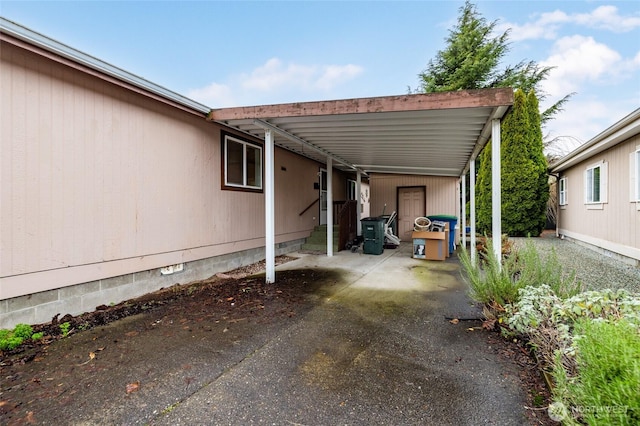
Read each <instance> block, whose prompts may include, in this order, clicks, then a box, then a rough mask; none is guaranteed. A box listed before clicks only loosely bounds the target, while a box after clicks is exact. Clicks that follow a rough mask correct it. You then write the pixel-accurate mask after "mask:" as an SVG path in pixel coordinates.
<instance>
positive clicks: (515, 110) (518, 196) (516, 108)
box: [501, 90, 539, 237]
mask: <svg viewBox="0 0 640 426" xmlns="http://www.w3.org/2000/svg"><path fill="white" fill-rule="evenodd" d="M531 133H532V131H531V127H530V125H529V113H528V111H527V98H526V95H525V94H524V93H523V92H522V90H516V92H515V93H514V102H513V107H512V109H511V111H510V112H509V114H508V115H507V116H506V117H505V119H504V121H503V122H502V130H501V139H502V144H501V156H502V158H501V167H502V179H501V182H502V232H504V233H505V234H508V235H510V236H514V237H522V236H526V235H527V234H532V233H534V232H535V231H533V230H534V229H535V228H537V227H538V222H539V221H538V220H536V219H535V217H533V214H534V213H535V212H536V206H537V202H536V195H537V191H536V189H537V182H538V173H536V165H535V164H534V162H533V161H532V160H531V158H530V154H531V153H530V149H531V147H530V139H531ZM532 219H533V220H532ZM537 235H538V234H535V236H537Z"/></svg>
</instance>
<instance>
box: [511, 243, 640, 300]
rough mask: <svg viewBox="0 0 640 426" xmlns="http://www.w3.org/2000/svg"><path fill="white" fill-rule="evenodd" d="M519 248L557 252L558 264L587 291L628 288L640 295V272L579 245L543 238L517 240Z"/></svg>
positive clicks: (635, 268) (546, 252)
mask: <svg viewBox="0 0 640 426" xmlns="http://www.w3.org/2000/svg"><path fill="white" fill-rule="evenodd" d="M513 240H514V242H515V243H516V245H519V244H524V242H525V241H527V240H529V241H531V242H532V243H533V244H535V246H536V247H537V248H538V249H539V251H540V253H542V254H548V253H550V252H551V251H552V250H553V249H555V252H556V255H557V257H558V260H559V261H560V263H561V264H562V265H563V268H564V270H565V271H567V272H570V271H572V270H573V271H575V273H576V278H577V279H578V280H580V281H581V282H582V283H583V284H584V286H585V289H586V290H602V289H605V288H611V289H619V288H624V289H626V290H628V291H631V292H634V293H640V268H637V267H634V266H631V265H628V264H626V263H624V262H622V261H620V260H617V259H614V258H611V257H607V256H604V255H602V254H600V253H597V252H596V251H594V250H592V249H590V248H588V247H584V246H582V245H580V244H578V243H575V242H572V241H568V240H561V239H559V238H556V237H555V235H554V236H545V237H540V238H528V239H527V238H513Z"/></svg>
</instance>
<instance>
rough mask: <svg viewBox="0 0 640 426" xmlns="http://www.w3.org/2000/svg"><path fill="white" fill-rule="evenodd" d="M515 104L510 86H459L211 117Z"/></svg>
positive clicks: (224, 110) (235, 111)
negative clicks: (467, 88)
mask: <svg viewBox="0 0 640 426" xmlns="http://www.w3.org/2000/svg"><path fill="white" fill-rule="evenodd" d="M512 104H513V90H512V89H511V88H499V89H482V90H460V91H456V92H439V93H426V94H414V95H401V96H384V97H376V98H356V99H342V100H334V101H317V102H295V103H288V104H276V105H261V106H248V107H233V108H220V109H212V110H211V112H210V113H209V116H208V120H210V121H221V122H224V121H225V120H243V119H247V118H258V119H269V118H280V117H304V116H321V115H340V114H367V113H379V112H403V111H426V110H440V109H457V108H477V107H499V106H504V105H512Z"/></svg>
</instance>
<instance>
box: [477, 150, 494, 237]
mask: <svg viewBox="0 0 640 426" xmlns="http://www.w3.org/2000/svg"><path fill="white" fill-rule="evenodd" d="M479 160H480V162H479V163H480V164H479V165H478V176H477V178H476V229H477V231H478V232H480V233H481V234H490V233H491V216H492V211H491V141H489V142H488V143H487V145H486V146H485V147H484V150H483V151H482V152H481V153H480V156H479Z"/></svg>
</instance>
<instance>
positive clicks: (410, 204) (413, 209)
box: [398, 187, 426, 241]
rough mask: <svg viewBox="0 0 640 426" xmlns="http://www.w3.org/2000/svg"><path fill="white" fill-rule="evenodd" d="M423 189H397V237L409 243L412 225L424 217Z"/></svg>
mask: <svg viewBox="0 0 640 426" xmlns="http://www.w3.org/2000/svg"><path fill="white" fill-rule="evenodd" d="M425 199H426V198H425V188H424V187H421V188H398V237H400V239H401V240H402V241H411V233H412V232H413V224H414V221H415V220H416V218H417V217H421V216H424V215H425V211H426V203H425Z"/></svg>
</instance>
